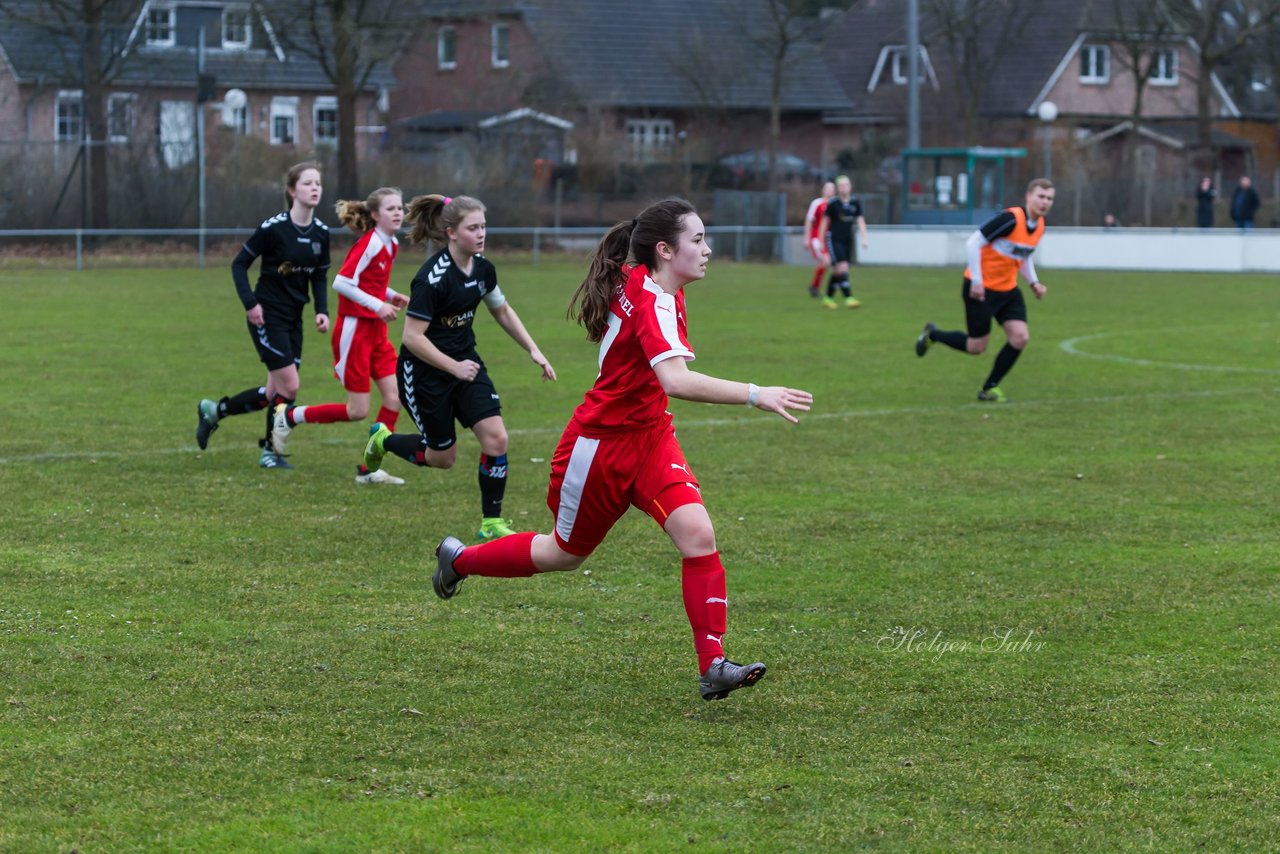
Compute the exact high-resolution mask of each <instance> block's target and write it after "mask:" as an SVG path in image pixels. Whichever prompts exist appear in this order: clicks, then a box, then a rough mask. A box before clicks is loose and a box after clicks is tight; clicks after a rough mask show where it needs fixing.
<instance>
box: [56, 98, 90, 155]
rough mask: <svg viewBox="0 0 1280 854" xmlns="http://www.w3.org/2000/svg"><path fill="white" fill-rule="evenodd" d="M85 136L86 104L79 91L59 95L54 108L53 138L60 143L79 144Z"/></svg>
mask: <svg viewBox="0 0 1280 854" xmlns="http://www.w3.org/2000/svg"><path fill="white" fill-rule="evenodd" d="M83 136H84V102H83V100H82V99H81V97H80V91H79V90H65V91H62V92H59V93H58V99H57V102H56V104H55V106H54V125H53V138H54V139H56V140H57V141H58V142H79V141H80V138H81V137H83Z"/></svg>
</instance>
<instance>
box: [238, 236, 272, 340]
mask: <svg viewBox="0 0 1280 854" xmlns="http://www.w3.org/2000/svg"><path fill="white" fill-rule="evenodd" d="M266 239H267V233H266V232H265V231H263V229H262V227H261V226H259V227H258V229H257V230H256V231H254V233H253V234H252V235H250V236H249V239H248V240H247V241H245V243H244V245H243V246H241V247H240V251H239V252H238V253H236V257H235V259H234V260H232V262H231V281H233V282H235V285H236V296H238V297H240V303H241V305H243V306H244V310H245V314H246V315H247V316H248V319H249V322H250V323H252V324H253V325H254V326H261V325H262V306H260V305H258V297H257V295H256V294H255V293H254V292H253V285H251V284H249V267H251V266H252V265H253V262H254V260H256V259H257V258H258V256H259V255H261V254H262V251H263V243H264V241H265V240H266Z"/></svg>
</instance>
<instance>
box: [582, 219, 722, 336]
mask: <svg viewBox="0 0 1280 854" xmlns="http://www.w3.org/2000/svg"><path fill="white" fill-rule="evenodd" d="M693 213H697V209H696V208H694V206H693V205H691V204H690V203H689V202H687V201H685V200H684V199H674V198H673V199H663V200H662V201H660V202H655V203H653V204H651V205H649V207H647V208H645V209H644V210H642V211H641V212H640V215H639V216H637V217H636V218H635V219H633V220H631V222H620V223H618V224H617V225H615V226H614V227H613V228H611V229H609V232H608V233H607V234H606V235H605V236H604V237H603V238H601V240H600V245H599V246H597V247H596V252H595V255H593V256H592V258H591V268H590V269H589V270H588V271H587V277H586V278H585V279H583V280H582V284H580V285H578V289H577V290H576V291H574V292H573V297H572V298H571V299H570V300H569V308H568V310H567V311H566V312H565V315H566V316H567V317H569V318H570V319H571V320H574V321H576V322H578V323H580V324H582V326H583V328H584V329H586V330H587V340H588V341H592V342H597V343H598V342H599V341H600V339H601V338H603V337H604V333H605V329H607V328H608V325H609V304H610V302H611V301H612V299H613V291H614V288H616V287H617V286H618V283H619V282H620V281H621V279H622V276H623V270H622V267H623V265H624V264H626V263H628V262H634V263H636V264H643V265H644V266H645V267H647V268H649V271H650V272H653V271H655V270H656V269H657V266H658V251H657V250H658V244H659V243H666V244H668V245H669V246H672V247H675V246H676V245H678V243H679V240H680V230H681V229H682V228H683V227H684V218H685V217H687V216H688V215H689V214H693Z"/></svg>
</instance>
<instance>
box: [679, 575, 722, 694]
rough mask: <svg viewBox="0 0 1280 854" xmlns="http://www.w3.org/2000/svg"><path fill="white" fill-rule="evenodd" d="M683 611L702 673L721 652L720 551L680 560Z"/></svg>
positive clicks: (699, 669) (699, 670)
mask: <svg viewBox="0 0 1280 854" xmlns="http://www.w3.org/2000/svg"><path fill="white" fill-rule="evenodd" d="M680 568H681V570H682V572H681V579H680V581H681V588H682V589H683V591H684V612H685V614H686V615H687V616H688V617H689V626H690V627H691V628H692V629H693V648H694V650H696V651H697V653H698V672H699V673H706V672H707V668H708V667H710V666H711V662H712V661H714V660H716V659H717V658H720V657H721V656H723V655H724V646H723V645H722V644H721V643H720V638H721V636H722V635H724V632H725V625H726V623H727V622H728V619H729V600H728V594H727V593H726V592H725V580H724V564H722V563H721V562H720V552H712V553H711V554H709V555H702V556H701V557H687V558H685V559H684V561H683V562H682V563H681V565H680Z"/></svg>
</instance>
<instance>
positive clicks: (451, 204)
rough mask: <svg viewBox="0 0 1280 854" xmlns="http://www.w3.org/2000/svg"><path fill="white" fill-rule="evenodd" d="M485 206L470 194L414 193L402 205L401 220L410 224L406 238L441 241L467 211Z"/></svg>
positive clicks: (413, 241)
mask: <svg viewBox="0 0 1280 854" xmlns="http://www.w3.org/2000/svg"><path fill="white" fill-rule="evenodd" d="M484 210H485V206H484V203H483V202H481V201H480V200H479V199H473V198H472V197H471V196H454V197H453V198H449V197H448V196H442V195H439V194H438V193H432V194H430V195H426V196H414V197H413V198H412V199H410V200H409V204H407V205H405V208H404V221H405V222H406V223H408V224H409V226H410V231H409V242H410V243H422V242H423V241H425V240H433V241H435V242H436V243H444V242H446V241H448V239H449V229H456V228H457V227H458V225H459V223H461V222H462V220H463V218H464V217H466V215H467V214H469V213H471V212H472V211H481V212H483V211H484Z"/></svg>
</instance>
